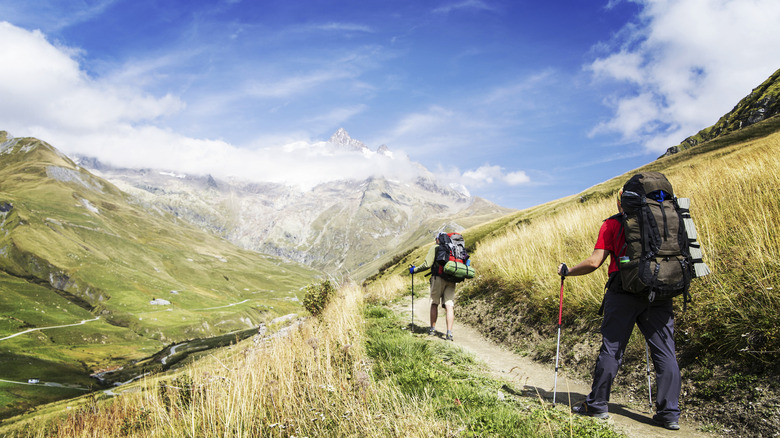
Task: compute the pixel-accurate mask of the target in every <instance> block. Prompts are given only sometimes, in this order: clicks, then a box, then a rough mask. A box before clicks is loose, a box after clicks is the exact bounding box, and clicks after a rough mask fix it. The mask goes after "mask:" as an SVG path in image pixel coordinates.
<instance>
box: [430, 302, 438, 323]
mask: <svg viewBox="0 0 780 438" xmlns="http://www.w3.org/2000/svg"><path fill="white" fill-rule="evenodd" d="M437 319H439V306H438V305H437V304H431V327H436V320H437Z"/></svg>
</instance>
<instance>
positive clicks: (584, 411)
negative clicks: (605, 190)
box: [558, 190, 681, 430]
mask: <svg viewBox="0 0 780 438" xmlns="http://www.w3.org/2000/svg"><path fill="white" fill-rule="evenodd" d="M621 195H622V190H620V192H619V193H618V198H617V208H618V211H619V212H620V214H623V208H622V206H621V204H620V199H621V198H620V197H621ZM624 251H625V238H624V234H623V232H622V228H621V225H620V222H619V220H618V217H617V216H613V217H610V218H609V219H607V220H605V221H604V223H603V224H602V225H601V229H600V230H599V235H598V239H597V240H596V245H595V249H594V250H593V253H592V254H591V255H590V256H589V257H588V258H586V259H585V260H583V261H581V262H580V263H578V264H576V265H575V266H573V267H571V268H569V269H566V265H565V264H561V265H560V266H558V275H560V276H575V275H585V274H589V273H591V272H593V271H595V270H596V269H598V268H599V267H600V266H601V265H602V264H603V263H604V261H605V260H606V259H607V255H610V256H611V259H610V262H609V268H608V273H609V280H608V281H607V285H606V293H605V295H604V301H603V303H602V310H603V314H604V319H603V321H602V323H601V335H602V340H601V349H600V350H599V355H598V358H597V359H596V367H595V370H594V373H593V384H592V386H591V391H590V394H588V396H587V398H586V399H585V401H584V402H582V404H580V405H578V406H575V407H574V409H573V412H574V413H577V414H581V415H587V416H591V417H596V418H600V419H606V418H608V417H609V414H608V402H609V395H610V391H611V389H612V381H613V380H614V378H615V375H616V374H617V372H618V369H619V368H620V364H621V362H622V360H623V353H624V352H625V350H626V345H628V340H629V338H630V337H631V332H632V331H633V329H634V324H636V325H637V326H638V327H639V330H640V331H641V332H642V334H643V335H644V337H645V339H646V341H647V344H648V346H649V348H650V355H651V357H652V360H653V366H654V367H655V373H656V384H657V396H656V414H655V415H654V416H653V421H654V423H655V424H657V425H659V426H662V427H664V428H666V429H669V430H678V429H679V428H680V426H679V424H678V421H679V418H680V408H679V398H680V387H681V378H680V368H679V365H678V364H677V358H676V356H675V345H674V313H673V311H672V300H671V299H663V300H662V299H656V300H654V301H653V302H648V300H647V299H645V298H642V297H639V296H637V295H633V294H630V293H628V292H626V291H624V290H623V288H622V282H621V280H620V275H618V262H619V260H618V259H619V257H620V256H623V255H624V254H623V253H622V252H624ZM599 313H601V311H600V312H599Z"/></svg>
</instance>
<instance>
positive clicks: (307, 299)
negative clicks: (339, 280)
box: [303, 280, 336, 316]
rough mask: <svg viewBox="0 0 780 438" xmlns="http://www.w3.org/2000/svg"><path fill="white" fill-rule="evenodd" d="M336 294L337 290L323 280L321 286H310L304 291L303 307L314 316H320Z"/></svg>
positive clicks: (327, 281)
mask: <svg viewBox="0 0 780 438" xmlns="http://www.w3.org/2000/svg"><path fill="white" fill-rule="evenodd" d="M335 292H336V290H335V289H334V288H333V285H332V284H330V281H329V280H323V281H322V282H321V283H319V284H317V283H313V284H310V285H308V286H306V288H305V289H304V296H303V307H304V308H305V309H306V310H307V311H308V312H309V313H311V314H312V316H320V314H321V313H322V311H323V310H324V309H325V306H327V305H328V302H329V301H330V299H331V298H332V297H333V295H334V294H335Z"/></svg>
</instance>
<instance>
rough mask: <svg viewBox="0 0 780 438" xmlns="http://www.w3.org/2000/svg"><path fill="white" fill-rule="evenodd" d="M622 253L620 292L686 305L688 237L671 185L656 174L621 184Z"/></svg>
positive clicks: (619, 216) (647, 174)
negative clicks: (681, 298)
mask: <svg viewBox="0 0 780 438" xmlns="http://www.w3.org/2000/svg"><path fill="white" fill-rule="evenodd" d="M621 204H622V207H623V213H624V214H622V215H618V218H619V220H620V221H621V225H622V229H623V233H624V235H625V240H626V243H625V247H624V248H625V252H624V253H623V252H620V254H625V255H624V256H622V257H620V260H619V264H618V265H619V272H620V279H621V281H622V283H623V290H625V291H627V292H630V293H633V294H637V295H640V296H643V297H646V298H647V299H648V301H651V302H652V301H653V300H655V299H656V298H670V297H674V296H677V295H681V294H682V295H683V296H684V303H688V302H689V301H690V295H689V293H688V289H689V287H690V283H691V277H692V266H693V261H692V259H691V255H690V251H689V242H688V234H687V232H686V230H685V223H684V221H683V216H682V213H681V209H680V206H679V205H678V203H677V198H675V196H674V191H673V189H672V185H671V183H669V180H667V179H666V177H665V176H664V175H663V174H661V173H658V172H646V173H640V174H636V175H634V176H633V177H631V179H629V180H628V182H627V183H626V184H625V185H624V186H623V194H622V195H621Z"/></svg>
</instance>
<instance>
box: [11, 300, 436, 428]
mask: <svg viewBox="0 0 780 438" xmlns="http://www.w3.org/2000/svg"><path fill="white" fill-rule="evenodd" d="M364 323H365V322H364V319H363V302H362V292H361V291H360V290H359V289H358V288H357V287H354V286H351V287H346V288H342V289H341V290H340V292H339V295H338V296H337V297H336V298H335V302H333V303H332V304H331V305H330V306H328V308H327V309H326V310H325V312H324V313H323V315H322V317H321V319H320V320H314V319H310V320H308V321H307V322H306V323H305V324H303V325H301V326H299V327H298V328H295V329H293V330H291V331H290V332H289V333H288V335H287V336H279V337H276V338H271V339H267V340H263V341H260V342H257V341H252V340H249V341H246V342H242V343H240V344H237V345H235V346H233V347H232V348H230V349H227V350H223V351H221V352H219V353H215V354H213V355H210V356H209V357H207V358H205V359H202V360H200V361H199V362H197V363H196V364H195V365H190V366H188V367H186V368H184V369H183V370H181V371H180V372H178V373H177V374H176V375H172V376H167V377H154V378H147V379H146V380H145V381H144V382H143V383H142V384H141V385H140V386H139V391H137V392H135V393H125V394H124V395H122V396H119V397H116V398H115V399H113V400H111V401H109V402H106V403H100V402H97V401H92V402H88V403H86V404H85V405H84V407H82V408H80V409H78V410H76V412H72V413H71V414H70V415H68V416H67V417H66V418H65V419H59V420H56V421H53V422H49V423H48V424H44V423H39V424H37V425H36V426H28V427H25V429H27V430H26V432H24V433H19V434H18V435H17V434H16V433H15V432H9V436H31V437H44V436H47V437H48V436H52V437H106V436H144V437H146V436H155V437H156V436H161V437H216V436H221V437H269V436H285V437H286V436H311V437H314V436H361V437H363V436H366V437H372V436H377V437H380V436H381V437H386V436H411V437H414V436H434V435H435V434H436V433H437V432H436V430H437V426H439V427H441V425H439V424H438V422H437V421H435V420H431V418H429V416H428V415H427V414H426V407H425V405H424V403H422V402H419V401H416V400H410V399H409V398H408V397H406V396H404V395H402V394H400V393H399V392H398V391H397V390H396V389H394V388H391V387H388V386H386V385H385V384H382V383H377V382H375V381H374V380H373V379H372V377H371V372H370V364H369V362H368V361H367V359H366V356H365V351H364V336H365V332H364Z"/></svg>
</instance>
